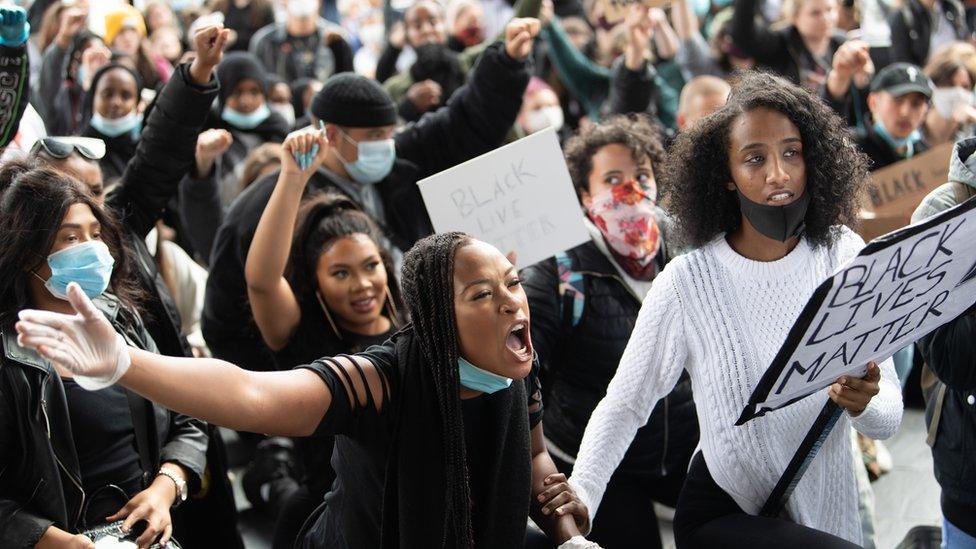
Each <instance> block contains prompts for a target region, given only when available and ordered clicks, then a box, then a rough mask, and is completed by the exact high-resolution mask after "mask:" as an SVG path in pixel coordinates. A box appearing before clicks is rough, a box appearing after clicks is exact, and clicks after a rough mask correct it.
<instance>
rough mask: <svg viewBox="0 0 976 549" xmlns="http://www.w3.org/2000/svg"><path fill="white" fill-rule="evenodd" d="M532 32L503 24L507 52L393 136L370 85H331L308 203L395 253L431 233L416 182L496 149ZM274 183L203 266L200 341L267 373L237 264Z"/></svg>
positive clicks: (383, 98) (257, 187)
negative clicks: (362, 229)
mask: <svg viewBox="0 0 976 549" xmlns="http://www.w3.org/2000/svg"><path fill="white" fill-rule="evenodd" d="M538 31H539V22H538V21H537V20H535V19H515V20H513V21H512V22H510V23H509V25H508V27H507V28H506V33H505V36H506V40H505V43H504V44H501V43H498V44H494V45H492V46H491V47H489V48H488V49H487V50H485V53H484V55H483V56H482V58H481V60H480V61H479V62H478V65H477V66H476V67H475V69H474V71H473V72H472V74H471V79H470V80H469V82H468V84H467V85H466V86H464V87H462V88H461V89H459V90H458V92H457V93H456V94H455V95H454V97H453V99H452V100H451V102H450V103H449V104H448V105H446V106H444V107H441V108H440V109H439V110H437V111H435V112H433V113H429V114H428V115H427V116H425V117H423V118H422V119H421V120H420V121H419V122H417V123H415V124H412V125H410V126H408V127H406V128H405V129H404V130H403V131H401V132H399V133H397V134H395V135H394V133H393V132H394V128H395V123H396V106H395V104H394V103H393V100H392V99H391V98H390V96H389V94H388V93H386V91H384V90H383V88H382V87H381V86H380V85H379V84H378V83H376V82H375V81H373V80H370V79H367V78H365V77H362V76H357V75H355V74H340V75H336V76H333V77H332V78H330V79H329V80H328V81H327V82H326V84H325V86H324V87H323V88H322V90H321V91H319V93H318V94H316V96H315V100H314V101H313V103H312V107H311V111H312V113H311V114H312V122H313V124H316V125H317V124H319V123H320V122H321V123H322V124H323V125H324V127H325V131H326V135H327V136H328V138H329V151H328V157H327V159H326V160H325V163H324V165H323V166H322V167H321V168H319V170H318V171H317V172H316V173H315V174H314V175H313V176H312V178H311V179H310V180H309V182H308V186H307V187H306V196H308V195H310V194H314V193H320V192H323V191H332V192H339V193H342V194H344V195H346V196H348V197H349V198H350V199H352V200H353V201H354V202H355V203H356V204H358V205H360V207H362V208H363V210H364V211H366V212H368V213H370V215H372V216H373V217H374V219H375V220H376V221H377V223H378V224H379V226H380V227H381V228H382V230H383V231H384V233H385V235H386V237H387V239H388V240H389V242H390V244H391V247H393V248H396V249H399V250H400V251H405V250H407V249H408V248H410V246H412V245H413V243H414V242H416V241H417V240H418V239H420V238H422V237H424V236H427V235H428V234H430V233H432V232H433V229H432V227H431V224H430V219H429V218H428V216H427V212H426V210H425V209H424V205H423V201H422V199H421V197H420V192H419V190H418V188H417V181H419V180H421V179H423V178H425V177H428V176H430V175H433V174H435V173H438V172H440V171H443V170H445V169H447V168H450V167H451V166H454V165H457V164H459V163H461V162H464V161H465V160H468V159H470V158H473V157H475V156H478V155H480V154H484V153H486V152H488V151H490V150H492V149H494V148H496V147H498V146H500V145H502V143H503V141H504V139H505V136H506V134H507V133H508V131H509V130H510V129H511V127H512V124H513V123H514V122H515V117H516V115H517V114H518V111H519V108H520V106H521V104H522V92H523V90H524V89H525V86H526V84H527V83H528V80H529V75H528V71H527V70H526V67H525V60H526V58H527V57H528V55H529V52H530V50H531V47H532V41H533V38H534V37H535V36H536V34H538ZM277 178H278V173H277V172H275V173H273V174H270V175H268V176H266V177H264V178H263V179H260V180H258V181H257V182H255V183H254V184H253V185H251V186H250V187H248V189H247V190H246V191H245V192H243V193H242V194H241V195H240V197H238V199H237V200H236V201H235V202H234V203H233V204H232V205H231V208H230V211H229V212H228V213H227V217H226V218H225V220H224V224H223V225H222V226H221V228H220V230H219V231H218V233H217V239H216V241H215V242H214V249H213V251H212V253H211V258H210V265H211V275H210V278H209V279H208V281H207V294H206V302H205V305H204V311H203V333H204V337H205V338H206V340H207V343H208V345H209V346H210V349H211V350H212V351H213V353H214V356H216V357H218V358H222V359H224V360H229V361H232V362H233V363H234V364H238V365H241V366H242V367H244V368H247V369H251V370H268V369H270V368H272V367H273V366H272V365H273V364H274V362H273V359H272V357H271V354H270V351H268V349H267V348H266V347H265V346H264V343H263V341H262V340H261V336H260V334H259V333H258V331H257V329H256V328H255V327H254V324H253V323H252V322H251V321H250V320H249V319H250V318H251V311H250V306H249V305H248V303H247V285H246V282H245V280H244V263H245V261H246V259H247V252H248V248H249V247H250V245H251V239H252V238H253V236H254V231H255V229H256V228H257V225H258V221H259V220H260V218H261V214H262V212H263V211H264V207H265V205H267V203H268V200H269V199H270V197H271V192H272V191H273V190H274V187H275V182H276V181H277Z"/></svg>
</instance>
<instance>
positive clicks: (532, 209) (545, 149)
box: [418, 128, 590, 267]
mask: <svg viewBox="0 0 976 549" xmlns="http://www.w3.org/2000/svg"><path fill="white" fill-rule="evenodd" d="M418 185H419V186H420V193H421V195H422V196H423V198H424V204H426V206H427V213H428V214H429V215H430V220H431V222H432V223H433V224H434V230H435V231H437V232H438V233H443V232H447V231H464V232H466V233H468V234H470V235H472V236H474V237H476V238H479V239H481V240H484V241H485V242H489V243H491V244H492V245H494V246H495V247H496V248H498V249H499V250H501V251H502V253H508V252H512V251H514V252H516V253H517V254H518V266H519V267H525V266H526V265H531V264H533V263H536V262H538V261H542V260H543V259H546V258H547V257H552V256H553V255H555V254H557V253H559V252H561V251H563V250H568V249H569V248H572V247H573V246H577V245H579V244H582V243H583V242H586V241H587V240H589V239H590V234H589V233H588V232H587V230H586V226H585V225H584V223H583V212H582V210H581V209H580V205H579V202H578V200H577V198H576V190H575V189H574V187H573V181H572V179H570V177H569V171H568V170H567V168H566V161H565V160H564V159H563V152H562V149H560V148H559V138H558V137H556V132H555V130H553V129H551V128H550V129H546V130H543V131H541V132H537V133H534V134H532V135H530V136H528V137H524V138H522V139H519V140H518V141H516V142H514V143H510V144H508V145H505V146H504V147H501V148H499V149H495V150H493V151H491V152H488V153H485V154H483V155H481V156H479V157H477V158H474V159H471V160H468V161H467V162H465V163H463V164H459V165H457V166H454V167H453V168H450V169H447V170H444V171H443V172H440V173H438V174H437V175H433V176H431V177H428V178H427V179H424V180H422V181H420V182H419V183H418Z"/></svg>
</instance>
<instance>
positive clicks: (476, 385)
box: [458, 357, 512, 395]
mask: <svg viewBox="0 0 976 549" xmlns="http://www.w3.org/2000/svg"><path fill="white" fill-rule="evenodd" d="M458 371H459V372H460V374H461V385H462V386H464V387H466V388H468V389H471V390H472V391H481V392H482V393H488V394H489V395H490V394H491V393H494V392H497V391H501V390H502V389H508V386H509V385H511V384H512V380H511V379H510V378H507V377H502V376H500V375H498V374H493V373H491V372H488V371H485V370H482V369H481V368H479V367H477V366H475V365H474V364H471V363H470V362H468V361H467V360H464V359H463V358H461V357H458Z"/></svg>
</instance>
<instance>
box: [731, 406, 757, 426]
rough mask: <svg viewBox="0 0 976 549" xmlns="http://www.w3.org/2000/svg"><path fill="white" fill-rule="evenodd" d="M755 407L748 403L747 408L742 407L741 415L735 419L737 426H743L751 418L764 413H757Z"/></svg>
mask: <svg viewBox="0 0 976 549" xmlns="http://www.w3.org/2000/svg"><path fill="white" fill-rule="evenodd" d="M753 409H754V407H753V406H752V405H748V406H746V407H745V408H743V409H742V415H740V416H739V419H737V420H735V426H736V427H741V426H743V425H745V424H746V423H747V422H748V421H749V420H751V419H753V418H756V417H759V416H760V415H762V414H757V413H755V412H754V411H753Z"/></svg>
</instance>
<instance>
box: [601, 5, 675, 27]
mask: <svg viewBox="0 0 976 549" xmlns="http://www.w3.org/2000/svg"><path fill="white" fill-rule="evenodd" d="M601 1H602V3H603V17H604V19H606V21H607V23H619V22H621V21H623V20H624V19H626V18H627V12H629V11H630V7H631V6H633V5H634V4H643V5H645V6H647V7H649V8H662V7H664V6H666V5H667V4H668V3H670V0H601Z"/></svg>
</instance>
